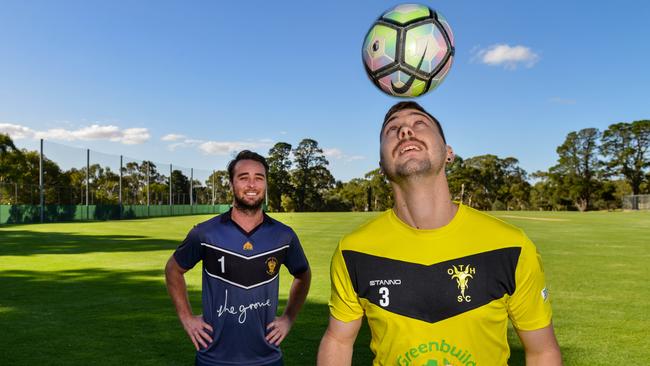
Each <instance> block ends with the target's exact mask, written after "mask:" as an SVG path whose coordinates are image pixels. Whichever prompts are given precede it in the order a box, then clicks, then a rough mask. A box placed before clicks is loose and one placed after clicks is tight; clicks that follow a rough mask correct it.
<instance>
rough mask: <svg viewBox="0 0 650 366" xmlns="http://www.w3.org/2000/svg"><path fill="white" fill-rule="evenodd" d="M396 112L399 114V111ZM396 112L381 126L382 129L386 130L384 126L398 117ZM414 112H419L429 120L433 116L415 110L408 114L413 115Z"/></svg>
mask: <svg viewBox="0 0 650 366" xmlns="http://www.w3.org/2000/svg"><path fill="white" fill-rule="evenodd" d="M395 114H397V113H395ZM395 114H393V115H392V116H391V117H390V118H389V119H387V120H386V122H384V125H383V126H381V130H382V131H383V130H384V127H386V125H387V124H389V123H391V122H392V121H393V120H394V119H395V118H397V116H396V115H395ZM413 114H418V115H420V116H422V117H426V118H427V119H429V120H430V119H431V117H429V116H427V115H426V114H424V113H422V112H420V111H413V112H411V113H409V114H407V116H410V115H413Z"/></svg>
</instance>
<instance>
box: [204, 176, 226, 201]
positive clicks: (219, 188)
mask: <svg viewBox="0 0 650 366" xmlns="http://www.w3.org/2000/svg"><path fill="white" fill-rule="evenodd" d="M213 181H214V190H213V187H212V182H213ZM205 186H206V187H207V188H208V190H209V191H210V197H212V192H214V204H230V203H232V192H231V190H230V181H229V180H228V171H226V170H215V171H214V172H213V173H212V174H210V176H209V177H208V179H206V180H205Z"/></svg>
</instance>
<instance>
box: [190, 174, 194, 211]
mask: <svg viewBox="0 0 650 366" xmlns="http://www.w3.org/2000/svg"><path fill="white" fill-rule="evenodd" d="M193 194H194V168H190V213H191V214H192V213H194V210H193V208H194V196H193Z"/></svg>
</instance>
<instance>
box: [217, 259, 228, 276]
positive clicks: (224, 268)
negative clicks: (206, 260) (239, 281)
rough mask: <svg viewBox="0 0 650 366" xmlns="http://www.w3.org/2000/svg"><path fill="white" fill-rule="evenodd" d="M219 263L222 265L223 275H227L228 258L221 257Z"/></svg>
mask: <svg viewBox="0 0 650 366" xmlns="http://www.w3.org/2000/svg"><path fill="white" fill-rule="evenodd" d="M217 262H219V263H221V273H226V257H224V256H221V258H219V259H217Z"/></svg>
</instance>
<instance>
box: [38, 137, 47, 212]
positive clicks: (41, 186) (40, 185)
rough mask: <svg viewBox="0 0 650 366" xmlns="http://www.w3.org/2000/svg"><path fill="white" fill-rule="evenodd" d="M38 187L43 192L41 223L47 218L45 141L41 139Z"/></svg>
mask: <svg viewBox="0 0 650 366" xmlns="http://www.w3.org/2000/svg"><path fill="white" fill-rule="evenodd" d="M38 187H39V189H40V191H41V223H43V221H44V218H45V192H44V191H43V190H44V187H43V139H41V154H40V156H39V159H38Z"/></svg>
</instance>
